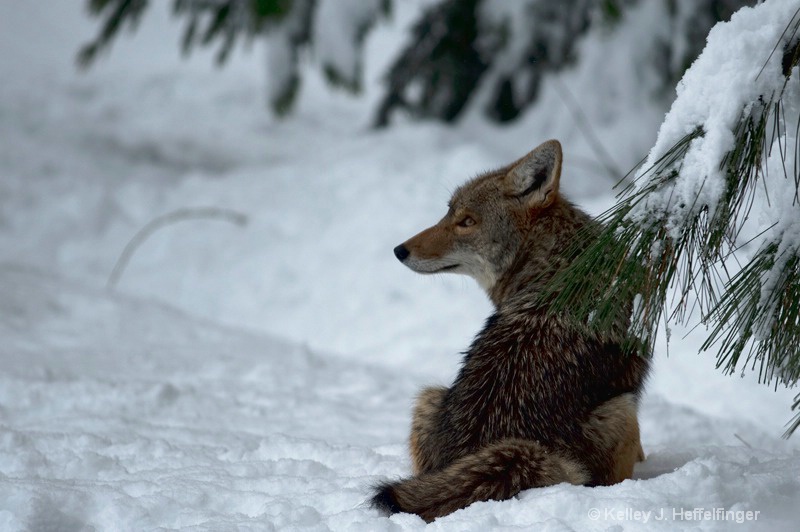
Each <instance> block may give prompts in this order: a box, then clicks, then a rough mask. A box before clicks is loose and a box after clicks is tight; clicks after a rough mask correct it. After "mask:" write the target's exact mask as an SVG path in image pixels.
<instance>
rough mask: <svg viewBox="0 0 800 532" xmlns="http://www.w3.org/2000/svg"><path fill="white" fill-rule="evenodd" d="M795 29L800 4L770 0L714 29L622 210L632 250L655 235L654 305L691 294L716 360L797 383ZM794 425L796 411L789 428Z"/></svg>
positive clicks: (729, 368) (799, 250) (799, 123)
mask: <svg viewBox="0 0 800 532" xmlns="http://www.w3.org/2000/svg"><path fill="white" fill-rule="evenodd" d="M798 28H800V1H786V0H769V1H767V2H765V3H763V4H760V5H758V6H756V7H754V8H743V9H741V10H740V11H738V12H737V13H736V14H734V16H733V17H732V18H731V21H730V22H729V23H721V24H717V25H716V26H715V27H714V28H713V29H712V31H711V32H710V33H709V35H708V40H707V45H706V48H705V49H704V50H703V52H702V54H701V55H700V56H699V57H698V59H697V60H696V61H695V63H694V64H693V65H692V66H691V67H690V68H689V70H688V71H687V72H686V74H685V76H684V77H683V79H682V80H681V82H680V83H679V85H678V88H677V98H676V100H675V102H674V104H673V105H672V108H671V109H670V111H669V113H668V114H667V116H666V117H665V120H664V123H663V124H662V126H661V129H660V131H659V134H658V139H657V141H656V144H655V146H654V147H653V149H652V150H651V152H650V154H649V156H648V158H647V161H646V162H645V164H644V166H643V167H642V170H640V171H639V173H638V174H637V178H636V180H635V182H634V185H633V186H632V187H631V188H630V189H629V190H628V197H627V202H628V204H627V205H628V207H629V209H628V210H627V211H626V214H625V216H624V217H622V218H621V219H620V220H621V221H624V222H625V224H627V227H628V228H629V229H630V227H634V228H639V229H640V230H641V233H640V234H641V235H643V236H642V237H639V238H638V240H639V241H638V242H637V244H636V245H634V247H637V246H638V249H642V243H643V241H645V242H646V240H647V239H648V238H651V239H652V240H651V241H650V242H646V243H647V244H650V245H651V246H652V248H651V254H652V255H653V256H654V257H657V258H656V259H655V260H652V259H648V262H650V265H648V266H650V270H649V272H648V273H649V275H648V276H647V279H648V280H653V279H655V280H656V284H660V285H661V286H659V288H658V289H657V290H655V289H653V288H645V291H650V292H655V293H656V296H655V297H652V296H650V294H648V296H650V299H651V304H652V306H653V307H654V308H659V309H661V308H664V307H665V306H666V300H665V298H664V294H666V290H665V286H666V285H671V286H675V285H676V284H677V286H678V289H679V291H680V292H682V297H681V298H680V301H681V303H680V304H679V306H680V305H681V304H682V305H686V304H687V301H688V298H687V297H686V296H687V295H688V293H689V292H690V291H693V292H695V295H696V297H697V300H698V302H699V304H700V308H701V312H702V320H703V322H704V323H706V324H707V325H710V329H711V331H710V334H709V337H708V339H707V340H706V342H705V343H704V344H703V349H704V350H708V349H710V348H711V347H715V348H716V349H717V365H718V367H722V368H723V370H724V371H726V372H728V373H733V372H734V371H736V370H737V368H739V367H740V365H739V361H740V358H741V357H742V355H744V356H745V361H744V364H743V365H742V369H741V371H744V369H745V368H747V367H748V366H749V367H750V369H756V367H758V371H759V379H760V380H762V381H763V382H767V383H769V382H772V381H773V380H775V381H776V383H784V384H786V385H793V384H795V383H796V382H797V381H798V380H800V347H799V346H800V303H799V302H798V300H800V201H798V198H799V195H798V188H799V187H800V173H799V172H798V163H800V161H798V157H797V153H798V146H800V144H799V142H800V139H799V138H798V129H799V128H800V88H798V82H800V77H799V76H798V67H797V63H798V51H800V45H798V35H799V34H798ZM623 203H624V202H623ZM759 211H760V212H759ZM628 234H631V233H630V232H629V233H628ZM654 235H657V237H656V238H653V236H654ZM665 254H666V255H667V258H666V260H665V258H664V256H665ZM732 258H733V259H734V260H735V261H736V262H737V263H738V265H739V267H740V270H739V271H738V273H734V274H733V275H732V276H731V275H730V274H729V272H730V271H733V272H735V271H736V269H737V268H736V267H735V266H734V265H732V264H731V263H732V262H734V261H733V260H731V259H732ZM741 259H744V260H741ZM664 264H667V265H669V266H670V267H668V268H662V267H663V265H664ZM652 265H658V267H659V268H662V269H660V270H659V271H657V272H655V273H654V272H653V268H652ZM742 265H743V266H742ZM673 281H677V283H674V282H673ZM672 316H678V317H679V318H681V319H682V318H685V314H682V311H681V310H680V309H679V308H678V309H673V314H672ZM633 320H634V325H635V324H636V322H637V321H641V318H640V317H637V316H633ZM652 324H653V321H650V322H648V323H647V324H646V326H645V327H641V326H640V327H639V330H645V331H647V330H649V328H650V327H651V326H652ZM796 406H797V404H795V407H796ZM798 426H800V414H798V416H797V417H796V418H795V419H794V421H793V423H792V425H791V427H790V429H789V431H788V433H791V432H792V431H793V430H795V429H796V428H797V427H798Z"/></svg>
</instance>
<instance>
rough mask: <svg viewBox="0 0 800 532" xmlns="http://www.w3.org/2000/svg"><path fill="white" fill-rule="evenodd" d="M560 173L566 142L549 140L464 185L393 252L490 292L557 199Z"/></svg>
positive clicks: (422, 269) (417, 267)
mask: <svg viewBox="0 0 800 532" xmlns="http://www.w3.org/2000/svg"><path fill="white" fill-rule="evenodd" d="M560 176H561V144H560V143H559V142H558V141H557V140H549V141H547V142H545V143H543V144H542V145H540V146H538V147H537V148H536V149H534V150H533V151H531V152H530V153H529V154H527V155H526V156H525V157H523V158H522V159H520V160H518V161H516V162H514V163H512V164H510V165H509V166H506V167H505V168H501V169H500V170H496V171H494V172H488V173H486V174H483V175H480V176H478V177H476V178H474V179H472V180H471V181H469V182H467V183H465V184H464V185H462V186H461V187H459V188H458V189H457V190H456V191H455V193H454V194H453V197H452V198H451V199H450V204H449V207H450V208H449V210H448V211H447V214H446V215H445V216H444V218H442V219H441V220H440V221H439V223H437V224H436V225H434V226H433V227H429V228H428V229H425V230H424V231H422V232H421V233H419V234H418V235H416V236H414V237H411V238H410V239H409V240H407V241H406V242H404V243H402V244H400V245H399V246H397V247H396V248H394V254H395V255H396V256H397V258H398V259H399V260H400V261H401V262H402V263H403V264H405V265H406V266H408V267H409V268H411V269H412V270H414V271H415V272H419V273H441V272H453V273H461V274H465V275H469V276H471V277H473V278H474V279H475V280H476V281H478V283H479V284H480V285H481V286H482V287H483V289H484V290H486V291H487V292H489V291H490V290H491V289H492V287H493V286H494V284H495V283H496V282H497V280H498V278H499V277H500V276H501V275H502V274H503V272H505V271H506V270H507V269H508V268H509V267H510V266H511V264H512V262H513V260H514V257H515V256H516V255H517V252H518V251H519V248H520V246H521V245H522V243H523V242H524V240H525V238H526V235H527V234H528V232H529V230H530V228H531V227H532V226H534V225H535V224H536V220H537V218H538V217H539V214H540V213H542V212H543V211H544V210H545V209H547V208H548V207H550V206H551V205H553V203H554V202H556V201H557V198H558V183H559V178H560Z"/></svg>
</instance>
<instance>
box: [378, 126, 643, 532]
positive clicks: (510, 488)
mask: <svg viewBox="0 0 800 532" xmlns="http://www.w3.org/2000/svg"><path fill="white" fill-rule="evenodd" d="M561 160H562V155H561V144H560V143H559V142H558V141H556V140H550V141H547V142H545V143H543V144H542V145H540V146H538V147H537V148H536V149H534V150H533V151H531V152H530V153H529V154H527V155H526V156H525V157H523V158H521V159H520V160H518V161H516V162H514V163H512V164H510V165H509V166H506V167H505V168H501V169H500V170H497V171H494V172H489V173H486V174H483V175H480V176H478V177H477V178H475V179H473V180H471V181H469V182H468V183H466V184H465V185H463V186H461V187H460V188H458V189H457V190H456V191H455V193H454V194H453V197H452V199H451V201H450V204H449V207H450V208H449V210H448V212H447V214H446V215H445V217H444V218H442V220H441V221H439V223H437V224H436V225H434V226H433V227H430V228H428V229H426V230H424V231H422V232H421V233H419V234H418V235H416V236H414V237H412V238H411V239H409V240H408V241H406V242H405V243H403V244H401V245H399V246H397V247H396V248H395V249H394V253H395V255H396V256H397V258H398V259H399V260H400V261H401V262H402V263H403V264H405V265H406V266H408V267H409V268H411V269H412V270H414V271H415V272H419V273H426V274H427V273H440V272H452V273H461V274H466V275H469V276H471V277H473V278H475V279H476V280H477V281H478V283H479V284H480V285H481V287H483V289H484V290H485V291H486V292H487V294H488V295H489V298H490V299H491V301H492V303H494V306H495V312H494V314H493V315H492V316H491V317H489V318H488V319H487V320H486V324H485V326H484V328H483V330H481V331H480V332H479V333H478V335H477V337H476V338H475V340H474V341H473V343H472V345H471V346H470V348H469V349H468V350H467V351H466V353H465V357H464V361H463V367H462V368H461V371H460V372H459V374H458V376H457V377H456V380H455V382H454V383H453V385H452V386H451V387H450V388H445V387H433V388H426V389H424V390H422V392H421V393H420V395H419V397H418V398H417V402H416V405H415V407H414V412H413V422H412V425H411V436H410V441H409V443H410V451H411V460H412V466H413V473H414V476H413V477H411V478H408V479H404V480H400V481H396V482H385V483H382V484H380V485H379V486H377V487H376V491H375V495H374V496H373V497H372V499H371V501H370V502H371V504H372V506H373V507H376V508H378V509H380V510H382V511H384V512H388V513H396V512H408V513H414V514H417V515H419V516H420V517H422V518H423V519H424V520H426V521H428V522H430V521H432V520H434V519H436V518H437V517H441V516H443V515H447V514H449V513H451V512H454V511H455V510H458V509H459V508H464V507H465V506H468V505H469V504H472V503H473V502H476V501H486V500H503V499H508V498H510V497H513V496H515V495H516V494H517V493H519V492H520V491H521V490H525V489H528V488H534V487H541V486H549V485H553V484H558V483H561V482H569V483H572V484H579V485H580V484H582V485H587V486H597V485H609V484H614V483H617V482H621V481H622V480H624V479H626V478H631V475H632V473H633V466H634V463H635V462H637V461H641V460H644V453H643V451H642V447H641V443H640V440H639V424H638V420H637V405H638V399H639V395H640V394H641V391H642V387H643V384H644V381H645V379H646V377H647V372H648V367H649V361H648V360H647V359H646V358H644V357H641V356H637V355H635V354H628V353H627V352H626V351H625V350H624V349H623V347H622V341H623V339H624V338H625V335H626V329H627V323H620V324H619V326H617V327H614V328H613V329H614V330H610V331H606V332H603V333H602V334H600V333H597V332H595V331H593V330H591V329H590V328H589V327H588V325H587V323H586V321H578V320H576V319H574V318H570V317H569V316H566V315H563V314H553V313H548V311H547V310H546V308H545V306H544V304H543V303H542V302H541V298H540V297H539V295H540V294H541V293H542V289H543V287H544V286H545V285H546V284H547V283H548V281H549V280H550V279H552V278H553V276H554V275H555V274H556V273H557V272H558V271H560V270H562V269H563V268H564V267H566V266H567V265H568V264H569V263H570V261H571V257H573V256H574V252H575V244H576V243H578V244H580V241H579V240H580V239H584V240H586V239H588V238H590V237H587V236H586V235H592V234H597V232H598V231H599V230H600V228H601V227H600V224H599V223H598V222H596V221H594V220H592V219H591V218H590V217H589V216H588V215H587V214H586V213H584V212H583V211H581V210H580V209H578V208H577V207H575V206H574V205H572V204H571V203H569V202H568V201H567V200H565V199H564V198H563V197H562V196H561V195H560V193H559V190H558V189H559V179H560V177H561ZM587 319H588V318H587Z"/></svg>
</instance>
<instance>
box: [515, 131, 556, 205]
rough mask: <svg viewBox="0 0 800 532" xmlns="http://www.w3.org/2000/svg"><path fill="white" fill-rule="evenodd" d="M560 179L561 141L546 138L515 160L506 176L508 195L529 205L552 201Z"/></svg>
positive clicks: (548, 203) (546, 203)
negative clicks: (545, 140) (546, 139)
mask: <svg viewBox="0 0 800 532" xmlns="http://www.w3.org/2000/svg"><path fill="white" fill-rule="evenodd" d="M560 178H561V143H560V142H558V141H557V140H548V141H547V142H544V143H542V144H540V145H539V146H538V147H536V148H535V149H534V150H533V151H531V152H530V153H529V154H528V155H526V156H525V157H523V158H522V159H520V160H519V161H517V162H516V163H514V166H513V167H512V168H511V170H510V171H509V172H508V174H507V175H506V177H505V181H506V186H507V187H508V191H509V194H510V195H512V196H514V197H516V198H519V199H521V200H523V201H524V202H525V203H527V204H529V205H536V206H541V207H546V206H547V205H550V204H551V203H553V200H554V199H555V197H556V195H557V193H558V182H559V179H560Z"/></svg>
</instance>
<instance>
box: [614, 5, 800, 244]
mask: <svg viewBox="0 0 800 532" xmlns="http://www.w3.org/2000/svg"><path fill="white" fill-rule="evenodd" d="M798 8H800V2H797V1H786V0H770V1H767V2H765V3H763V4H761V5H758V6H756V7H753V8H742V9H741V10H739V11H737V12H736V13H735V14H734V15H733V17H732V18H731V20H730V22H727V23H719V24H717V25H716V26H714V28H712V30H711V32H710V33H709V35H708V39H707V45H706V48H705V49H704V50H703V52H702V53H701V55H700V56H699V57H698V58H697V60H696V61H695V62H694V64H692V66H691V67H690V68H689V70H688V71H687V72H686V74H685V75H684V77H683V79H682V80H681V81H680V83H679V84H678V87H677V98H676V99H675V102H674V103H673V105H672V108H671V109H670V111H669V112H668V113H667V115H666V117H665V119H664V122H663V124H662V125H661V128H660V130H659V133H658V138H657V140H656V143H655V145H654V146H653V148H652V150H651V151H650V154H649V155H648V157H647V160H646V162H645V164H644V165H643V166H642V170H641V171H640V172H639V175H638V176H637V179H638V180H639V185H638V187H637V190H642V189H644V188H648V189H649V188H651V187H652V185H653V184H654V181H663V180H664V177H665V175H668V174H670V173H672V172H674V173H675V175H674V179H668V180H666V183H664V184H663V186H658V187H657V188H656V189H655V190H652V189H651V190H649V191H648V193H647V196H646V198H644V201H643V202H641V203H640V204H639V205H637V206H636V208H634V209H633V210H632V211H631V213H630V214H629V219H630V220H631V221H634V222H637V223H638V222H642V221H644V220H647V219H648V218H650V217H652V216H653V215H657V216H665V218H666V221H667V226H668V228H669V229H670V234H669V236H671V237H672V238H675V239H677V238H680V231H681V230H682V228H683V227H684V222H685V221H686V220H687V219H688V218H689V215H690V214H691V213H689V212H688V211H687V209H694V210H695V211H699V210H701V209H709V210H710V213H709V214H710V215H712V216H713V214H714V211H715V209H716V208H717V206H718V205H719V204H720V202H721V201H723V199H724V198H725V195H726V193H728V192H729V183H728V180H727V176H726V175H725V174H726V168H725V166H724V164H723V161H724V160H725V158H726V156H727V154H728V153H730V152H732V151H733V150H734V148H735V145H736V143H737V135H736V133H735V131H736V129H737V126H738V125H739V123H740V122H741V121H742V120H743V117H745V116H747V115H748V114H749V113H751V112H754V111H755V112H757V107H758V104H759V102H765V101H773V99H774V98H775V97H776V96H778V95H780V94H781V92H782V90H783V87H784V85H785V83H786V78H785V77H784V75H783V73H782V69H781V54H780V53H771V52H772V51H773V49H774V48H775V46H776V43H781V41H782V38H783V37H784V34H785V33H786V30H787V24H789V23H790V21H795V20H796V12H797V10H798ZM781 44H783V43H781ZM794 96H795V98H796V94H795V95H794ZM787 103H791V98H790V99H789V102H787ZM788 110H789V109H787V111H788ZM787 116H788V115H787ZM698 128H699V129H700V130H701V131H702V134H701V135H698V136H696V137H695V138H694V139H693V140H692V141H691V143H690V145H689V147H688V149H687V150H686V152H685V154H684V155H683V157H681V158H679V159H678V160H677V161H675V162H674V165H673V166H671V167H669V168H663V169H660V171H659V172H658V173H657V174H653V172H652V169H653V168H655V167H657V163H658V161H659V160H662V159H663V158H664V157H665V156H667V155H668V153H669V152H670V151H671V150H672V149H673V147H674V146H675V145H677V144H678V143H679V142H680V141H681V139H683V138H685V137H686V136H687V135H689V134H691V133H692V132H693V131H696V130H697V129H698ZM785 133H786V132H785V131H784V134H785ZM775 140H776V142H777V141H778V140H780V139H775ZM782 140H783V141H784V142H785V141H786V139H785V138H784V139H782ZM634 194H635V192H634ZM796 207H797V206H796V205H795V206H793V207H792V208H796ZM795 214H797V212H795Z"/></svg>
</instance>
